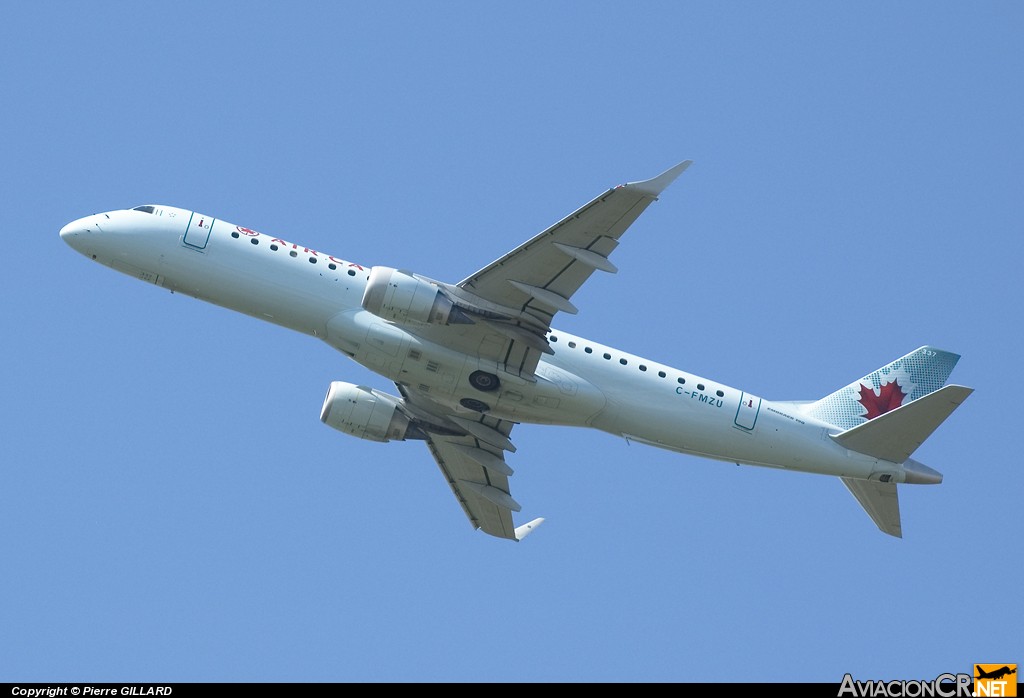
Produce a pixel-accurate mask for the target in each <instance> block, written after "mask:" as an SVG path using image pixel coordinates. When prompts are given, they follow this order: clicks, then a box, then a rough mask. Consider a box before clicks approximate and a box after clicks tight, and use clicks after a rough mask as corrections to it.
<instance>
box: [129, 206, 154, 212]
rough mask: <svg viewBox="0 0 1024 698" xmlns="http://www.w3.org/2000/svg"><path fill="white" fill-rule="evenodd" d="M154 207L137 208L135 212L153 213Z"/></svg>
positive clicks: (134, 209)
mask: <svg viewBox="0 0 1024 698" xmlns="http://www.w3.org/2000/svg"><path fill="white" fill-rule="evenodd" d="M154 208H155V207H154V206H136V207H135V208H133V209H132V210H133V211H142V212H143V213H153V209H154Z"/></svg>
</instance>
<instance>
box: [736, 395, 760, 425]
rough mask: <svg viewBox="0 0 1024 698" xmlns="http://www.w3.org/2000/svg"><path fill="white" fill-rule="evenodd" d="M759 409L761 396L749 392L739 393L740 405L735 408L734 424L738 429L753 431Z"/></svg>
mask: <svg viewBox="0 0 1024 698" xmlns="http://www.w3.org/2000/svg"><path fill="white" fill-rule="evenodd" d="M760 411H761V398H759V397H754V396H753V395H751V394H750V393H743V394H742V395H740V406H739V407H738V408H737V409H736V421H735V424H736V426H738V427H739V428H740V429H746V430H747V431H753V429H754V425H755V424H756V423H757V413H758V412H760Z"/></svg>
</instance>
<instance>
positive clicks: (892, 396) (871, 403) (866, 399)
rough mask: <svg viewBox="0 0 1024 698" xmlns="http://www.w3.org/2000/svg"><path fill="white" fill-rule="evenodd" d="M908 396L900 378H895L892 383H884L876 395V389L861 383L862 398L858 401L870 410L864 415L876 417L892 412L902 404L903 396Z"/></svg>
mask: <svg viewBox="0 0 1024 698" xmlns="http://www.w3.org/2000/svg"><path fill="white" fill-rule="evenodd" d="M906 396H907V394H906V393H905V392H903V388H901V387H900V384H899V379H895V380H893V382H892V383H885V384H883V385H882V387H881V388H879V390H878V395H875V391H874V390H873V389H872V388H869V387H868V386H866V385H864V384H863V383H861V385H860V398H858V400H857V402H859V403H860V404H862V405H864V409H866V410H867V411H868V413H867V414H866V415H864V417H865V418H866V419H874V418H875V417H877V416H879V415H882V414H885V413H886V412H892V411H893V410H894V409H896V408H897V407H899V406H900V405H902V404H903V398H905V397H906Z"/></svg>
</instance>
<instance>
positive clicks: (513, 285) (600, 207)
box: [457, 160, 692, 331]
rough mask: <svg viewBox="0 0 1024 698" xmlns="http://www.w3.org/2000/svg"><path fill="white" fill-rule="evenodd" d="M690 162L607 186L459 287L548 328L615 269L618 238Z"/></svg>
mask: <svg viewBox="0 0 1024 698" xmlns="http://www.w3.org/2000/svg"><path fill="white" fill-rule="evenodd" d="M691 163H692V160H686V161H684V162H681V163H679V164H678V165H676V166H675V167H672V168H670V169H668V170H666V171H665V172H663V173H662V174H660V175H658V176H657V177H655V178H653V179H648V180H645V181H641V182H630V183H628V184H623V185H620V186H618V187H615V188H613V189H609V190H608V191H607V192H605V193H604V194H601V195H600V196H598V197H597V198H596V199H594V200H593V201H591V202H590V203H588V204H586V205H585V206H583V207H582V208H580V209H579V210H577V211H575V212H574V213H572V214H570V215H568V216H567V217H565V218H563V219H562V220H560V221H559V222H558V223H555V224H554V225H553V226H551V227H550V228H548V229H547V230H545V231H544V232H542V233H540V234H539V235H536V236H534V237H533V238H532V239H530V240H529V241H527V242H525V243H523V244H522V245H520V246H519V247H517V248H515V249H514V250H512V251H511V252H509V253H508V254H506V255H505V256H504V257H501V258H500V259H498V260H496V261H494V262H492V263H491V264H489V265H487V266H486V267H484V268H483V269H481V270H480V271H478V272H476V273H475V274H473V275H471V276H469V277H467V278H466V279H463V280H462V281H461V282H459V283H458V285H457V288H458V289H461V290H463V291H465V292H468V293H471V294H473V296H476V297H477V298H482V299H484V300H486V301H488V302H490V303H493V304H495V305H497V306H501V307H504V308H512V309H515V310H516V311H518V312H520V313H521V314H522V316H524V317H525V319H526V320H527V321H528V322H529V321H531V320H532V321H533V323H531V324H536V325H537V326H538V327H539V329H541V330H542V331H547V330H549V329H550V328H551V318H552V317H553V316H554V315H555V313H556V312H558V311H562V312H566V313H571V314H575V313H576V307H575V306H574V305H573V304H572V303H571V302H570V300H569V299H570V298H571V297H572V295H573V294H574V293H576V291H577V289H579V287H580V286H582V285H583V282H585V281H586V280H587V279H588V278H590V275H591V274H592V273H594V271H595V270H598V269H599V270H601V271H607V272H612V273H614V272H615V271H616V269H615V266H614V265H613V264H612V263H611V262H610V261H609V260H608V255H609V254H611V252H612V251H613V250H614V249H615V248H616V246H618V244H619V238H620V237H621V236H622V234H623V233H624V232H626V229H627V228H629V226H630V225H632V223H633V221H635V220H636V219H637V217H638V216H639V215H640V214H641V213H643V211H644V209H646V208H647V207H648V206H649V205H650V204H651V202H652V201H655V200H656V199H657V198H658V195H659V194H660V193H661V192H662V191H663V190H664V189H665V188H666V187H667V186H668V185H669V184H671V183H672V182H673V181H674V180H675V179H676V177H678V176H679V175H680V174H682V172H683V171H684V170H685V169H686V168H687V167H689V166H690V164H691Z"/></svg>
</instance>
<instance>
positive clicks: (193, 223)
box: [182, 212, 213, 250]
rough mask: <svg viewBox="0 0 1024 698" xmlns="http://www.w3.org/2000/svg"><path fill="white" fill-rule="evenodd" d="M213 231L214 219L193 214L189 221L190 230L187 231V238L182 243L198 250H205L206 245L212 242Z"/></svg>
mask: <svg viewBox="0 0 1024 698" xmlns="http://www.w3.org/2000/svg"><path fill="white" fill-rule="evenodd" d="M212 229H213V219H212V218H210V217H209V216H204V215H203V214H201V213H195V212H193V213H192V217H191V218H190V219H189V221H188V228H187V229H186V230H185V237H184V239H183V240H182V242H184V243H185V244H186V245H188V246H189V247H193V248H195V249H197V250H205V249H206V243H207V242H209V240H210V231H211V230H212Z"/></svg>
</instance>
